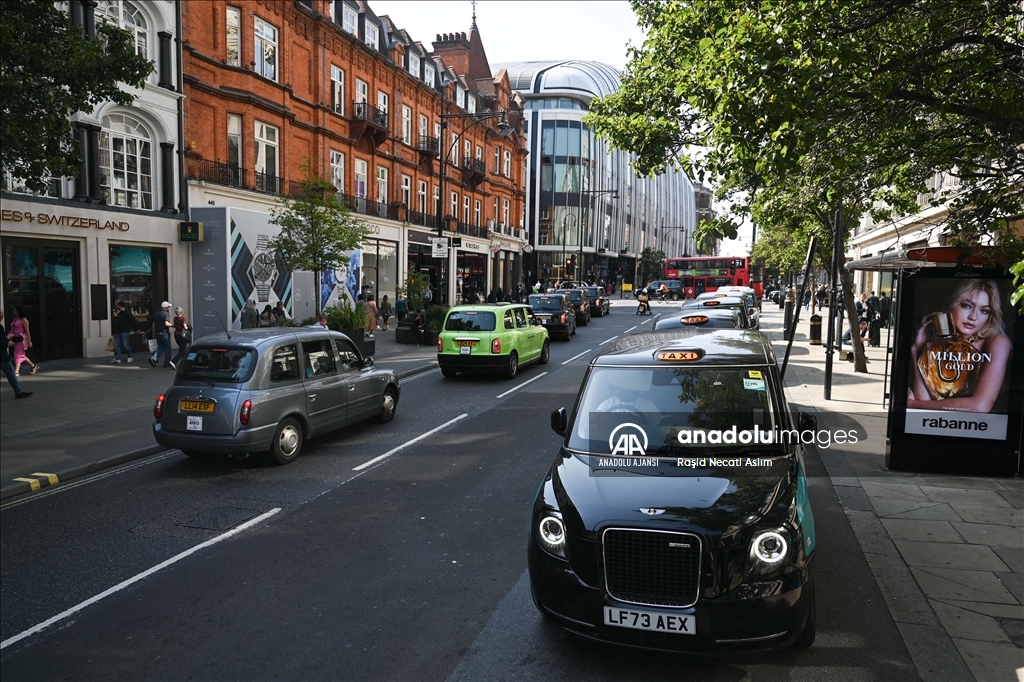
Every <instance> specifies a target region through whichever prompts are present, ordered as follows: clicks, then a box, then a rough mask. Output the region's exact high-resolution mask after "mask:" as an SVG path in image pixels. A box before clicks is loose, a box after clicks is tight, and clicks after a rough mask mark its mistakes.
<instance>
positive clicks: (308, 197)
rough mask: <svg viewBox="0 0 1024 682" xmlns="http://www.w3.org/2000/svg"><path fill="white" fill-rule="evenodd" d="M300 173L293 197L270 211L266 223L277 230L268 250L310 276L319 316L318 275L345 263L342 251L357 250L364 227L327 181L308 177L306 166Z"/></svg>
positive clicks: (290, 266)
mask: <svg viewBox="0 0 1024 682" xmlns="http://www.w3.org/2000/svg"><path fill="white" fill-rule="evenodd" d="M303 170H304V171H305V172H306V178H305V179H304V180H302V181H301V182H300V183H299V186H300V189H299V191H298V192H297V193H296V196H295V197H285V198H282V199H281V201H280V202H279V203H278V205H277V206H275V207H274V208H272V209H271V210H270V222H271V223H272V224H274V225H278V226H279V227H280V228H281V231H280V232H279V233H278V234H277V235H276V236H274V237H272V238H271V239H270V248H271V249H273V250H275V251H278V252H280V254H281V258H282V260H283V261H284V264H285V266H286V267H287V268H288V269H289V270H306V271H308V272H312V273H313V278H314V284H315V287H314V291H316V292H317V296H316V313H317V315H319V314H320V294H319V292H320V275H321V273H323V272H324V271H326V270H333V269H334V268H337V267H339V266H341V265H344V264H346V263H348V262H349V256H348V254H347V253H346V251H352V250H353V249H356V248H358V247H359V245H360V243H361V242H362V240H363V238H364V237H365V236H366V235H367V228H366V225H365V224H364V223H363V222H362V221H361V220H358V219H356V218H353V217H352V215H351V214H350V213H349V210H348V209H347V208H346V207H345V206H343V205H342V204H341V203H340V202H339V201H338V198H337V195H336V189H335V187H334V185H333V184H331V181H330V180H328V179H327V178H325V177H322V176H317V175H313V174H311V172H310V167H309V165H308V164H306V165H304V166H303Z"/></svg>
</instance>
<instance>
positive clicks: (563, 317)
mask: <svg viewBox="0 0 1024 682" xmlns="http://www.w3.org/2000/svg"><path fill="white" fill-rule="evenodd" d="M565 320H566V317H565V313H562V324H565Z"/></svg>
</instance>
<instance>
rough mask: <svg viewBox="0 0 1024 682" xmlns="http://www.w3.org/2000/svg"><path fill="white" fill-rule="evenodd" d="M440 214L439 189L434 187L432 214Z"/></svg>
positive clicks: (436, 186)
mask: <svg viewBox="0 0 1024 682" xmlns="http://www.w3.org/2000/svg"><path fill="white" fill-rule="evenodd" d="M440 212H441V187H440V186H439V185H434V213H435V214H437V213H440Z"/></svg>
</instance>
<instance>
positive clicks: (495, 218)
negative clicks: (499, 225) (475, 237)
mask: <svg viewBox="0 0 1024 682" xmlns="http://www.w3.org/2000/svg"><path fill="white" fill-rule="evenodd" d="M494 222H498V197H494Z"/></svg>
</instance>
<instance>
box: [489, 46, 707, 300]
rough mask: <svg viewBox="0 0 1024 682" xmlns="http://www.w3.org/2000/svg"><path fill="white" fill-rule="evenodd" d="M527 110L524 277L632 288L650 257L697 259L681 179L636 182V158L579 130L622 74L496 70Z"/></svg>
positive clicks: (599, 69) (551, 65) (689, 198)
mask: <svg viewBox="0 0 1024 682" xmlns="http://www.w3.org/2000/svg"><path fill="white" fill-rule="evenodd" d="M495 68H498V69H505V70H507V71H508V76H509V80H510V83H511V85H512V89H513V90H516V91H517V92H518V93H519V94H520V96H521V97H522V98H523V100H524V112H523V114H524V125H523V130H524V133H525V134H526V137H527V144H528V148H529V152H530V153H529V155H528V156H527V158H526V187H527V201H526V207H527V208H526V216H525V219H524V224H525V226H526V227H527V233H528V239H529V243H530V246H531V247H532V249H533V253H532V254H531V256H528V257H527V258H526V266H525V268H524V269H525V272H524V276H525V277H526V278H527V279H529V280H532V281H536V280H537V279H538V278H544V279H561V278H573V279H590V278H593V279H594V280H595V281H599V280H601V279H604V278H612V279H614V278H618V277H621V278H622V279H623V281H625V282H633V281H634V273H635V270H636V263H637V259H638V258H639V255H640V253H641V252H642V251H643V250H644V248H645V247H653V248H656V249H660V250H662V251H664V252H665V255H666V256H667V257H673V256H682V255H693V254H694V252H695V251H694V248H693V234H694V229H695V227H696V220H697V211H696V206H695V199H694V186H693V183H692V182H691V181H690V179H689V178H688V177H687V176H686V174H685V173H683V172H680V171H669V172H667V173H665V174H664V175H659V176H657V177H655V178H638V177H636V175H635V174H634V173H633V171H632V169H631V167H630V162H631V161H632V159H633V157H632V155H631V154H629V153H626V152H622V151H619V150H614V149H612V148H611V147H610V145H608V143H607V142H605V141H604V140H602V139H599V138H598V137H597V136H596V135H595V134H594V132H593V130H591V129H590V127H589V126H588V125H587V124H586V123H584V122H583V117H584V116H585V115H586V114H587V111H588V109H589V108H590V102H591V101H592V100H593V99H594V98H595V97H602V96H604V95H608V94H611V93H613V92H615V91H616V90H617V89H618V88H619V84H620V80H619V73H618V71H616V70H615V69H613V68H612V67H610V66H608V65H606V64H602V63H600V62H590V61H536V62H532V61H527V62H513V63H507V64H498V65H496V67H495Z"/></svg>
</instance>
